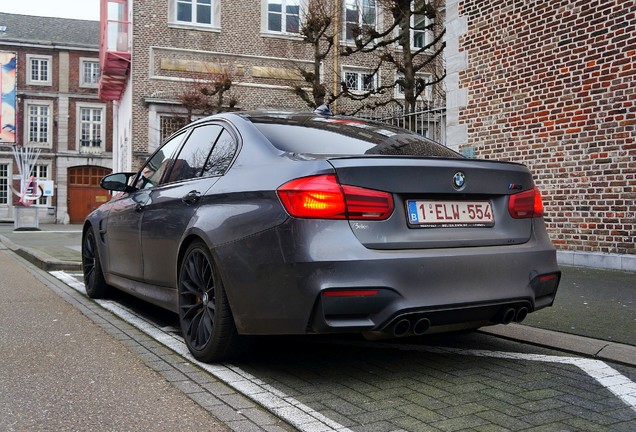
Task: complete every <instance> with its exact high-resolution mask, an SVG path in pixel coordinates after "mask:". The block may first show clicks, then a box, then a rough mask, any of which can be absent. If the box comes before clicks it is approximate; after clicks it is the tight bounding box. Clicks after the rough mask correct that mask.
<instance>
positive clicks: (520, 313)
mask: <svg viewBox="0 0 636 432" xmlns="http://www.w3.org/2000/svg"><path fill="white" fill-rule="evenodd" d="M527 316H528V308H527V307H520V308H519V309H518V310H517V314H516V315H515V322H521V321H523V320H524V319H526V317H527Z"/></svg>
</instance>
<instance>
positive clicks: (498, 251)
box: [213, 220, 560, 334]
mask: <svg viewBox="0 0 636 432" xmlns="http://www.w3.org/2000/svg"><path fill="white" fill-rule="evenodd" d="M537 231H538V233H536V232H535V233H533V235H532V237H531V239H530V241H528V242H527V243H524V244H521V245H511V246H489V247H471V248H447V249H426V250H421V249H413V250H371V249H366V248H365V247H363V246H362V245H361V244H360V243H359V241H358V240H357V239H355V237H354V236H353V234H352V232H351V230H350V229H349V227H348V225H347V224H343V223H342V222H341V221H298V220H290V221H288V222H287V223H285V224H283V225H281V226H280V227H278V228H276V229H273V230H270V231H267V232H264V233H261V234H259V235H256V236H252V237H250V238H247V239H244V240H241V241H238V242H235V243H232V244H229V245H225V246H223V247H221V248H216V249H214V250H213V253H214V254H215V255H217V258H218V260H219V262H220V268H221V273H222V278H223V281H224V284H225V287H226V290H227V293H228V298H229V301H230V305H231V308H232V311H233V313H234V317H235V321H236V325H237V328H238V330H239V332H240V333H243V334H303V333H326V332H350V331H379V332H389V333H391V332H394V327H395V325H396V324H397V323H401V322H402V320H403V319H406V320H407V321H408V322H409V324H410V325H409V329H408V333H412V332H413V331H414V330H413V329H414V328H416V324H418V322H419V324H420V326H419V327H417V328H418V329H421V328H423V327H424V326H426V324H427V323H426V322H425V321H421V320H422V319H426V320H428V321H429V325H428V327H430V330H429V329H428V328H427V331H435V329H444V328H449V327H453V328H454V327H479V326H482V325H487V324H494V323H497V322H505V320H507V319H509V318H510V312H509V309H513V311H514V312H513V316H512V319H515V318H516V317H517V315H518V314H523V313H524V311H525V312H533V311H535V310H538V309H540V308H543V307H546V306H550V305H551V304H552V302H553V301H554V297H555V295H556V290H557V287H558V282H559V275H560V273H559V269H558V266H557V263H556V252H555V250H554V248H553V247H552V245H551V243H550V241H549V239H548V238H547V235H546V234H545V230H544V229H541V230H537ZM246 257H249V261H248V260H247V258H246ZM550 274H552V275H554V276H553V277H551V278H549V279H547V280H549V282H546V283H537V280H539V279H537V278H538V277H540V276H541V277H542V276H545V275H550ZM338 290H349V291H351V290H363V291H366V292H367V294H368V293H369V292H373V291H377V292H376V293H375V294H374V295H364V296H358V295H355V293H353V295H346V296H338V295H333V296H331V295H328V296H325V295H324V293H325V292H337V291H338ZM506 312H508V314H507V315H506ZM504 315H506V316H505V318H504ZM519 316H521V315H519ZM402 324H403V325H402V328H404V327H406V325H405V324H404V323H402ZM398 330H399V329H398ZM398 333H400V332H399V331H398Z"/></svg>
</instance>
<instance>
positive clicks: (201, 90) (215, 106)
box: [176, 70, 237, 119]
mask: <svg viewBox="0 0 636 432" xmlns="http://www.w3.org/2000/svg"><path fill="white" fill-rule="evenodd" d="M231 88H232V75H230V73H229V72H228V71H227V70H224V71H222V72H218V73H209V74H208V73H205V74H201V73H197V74H193V75H192V77H191V79H190V80H189V82H188V83H187V84H186V85H184V87H183V88H182V90H181V91H179V92H177V95H176V97H177V100H178V101H179V102H180V103H181V105H182V106H183V107H184V108H185V109H186V110H187V113H188V118H189V119H192V116H193V115H194V114H199V115H209V114H215V113H218V112H223V111H230V110H232V109H234V107H235V106H236V104H237V100H236V99H235V98H234V97H232V96H231V95H230V96H229V97H228V95H229V91H230V90H231Z"/></svg>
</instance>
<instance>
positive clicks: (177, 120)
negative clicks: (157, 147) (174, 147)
mask: <svg viewBox="0 0 636 432" xmlns="http://www.w3.org/2000/svg"><path fill="white" fill-rule="evenodd" d="M188 123H189V122H188V118H187V117H186V116H174V115H162V116H160V117H159V142H161V143H162V142H164V141H165V140H166V139H168V137H169V136H170V135H172V134H173V133H175V132H176V131H178V130H179V129H181V128H182V127H184V126H185V125H187V124H188Z"/></svg>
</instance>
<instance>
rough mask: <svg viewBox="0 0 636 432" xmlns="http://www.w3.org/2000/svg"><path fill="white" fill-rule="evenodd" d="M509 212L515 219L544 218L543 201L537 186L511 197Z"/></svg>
mask: <svg viewBox="0 0 636 432" xmlns="http://www.w3.org/2000/svg"><path fill="white" fill-rule="evenodd" d="M508 212H510V216H512V217H513V218H515V219H524V218H533V217H541V216H543V200H542V199H541V192H539V189H538V188H537V187H536V186H535V187H534V188H532V189H530V190H527V191H525V192H519V193H518V194H514V195H510V200H509V201H508Z"/></svg>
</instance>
